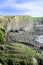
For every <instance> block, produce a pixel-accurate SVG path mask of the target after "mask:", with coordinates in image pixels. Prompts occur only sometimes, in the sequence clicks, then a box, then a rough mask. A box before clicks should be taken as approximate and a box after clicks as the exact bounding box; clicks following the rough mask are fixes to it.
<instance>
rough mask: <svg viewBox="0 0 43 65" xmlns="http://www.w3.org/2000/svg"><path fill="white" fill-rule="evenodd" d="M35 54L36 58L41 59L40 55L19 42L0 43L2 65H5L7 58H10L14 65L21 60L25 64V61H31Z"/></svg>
mask: <svg viewBox="0 0 43 65" xmlns="http://www.w3.org/2000/svg"><path fill="white" fill-rule="evenodd" d="M35 56H36V57H37V58H38V59H42V56H41V55H39V54H37V53H36V52H35V51H34V50H32V49H31V48H30V47H28V46H25V45H23V44H21V43H13V44H8V45H0V60H2V61H3V62H4V65H7V62H8V60H9V59H11V60H12V61H13V63H14V64H15V65H16V64H18V63H20V62H21V61H24V63H25V65H27V63H28V64H29V63H31V62H32V63H33V61H32V58H33V57H35ZM18 65H19V64H18Z"/></svg>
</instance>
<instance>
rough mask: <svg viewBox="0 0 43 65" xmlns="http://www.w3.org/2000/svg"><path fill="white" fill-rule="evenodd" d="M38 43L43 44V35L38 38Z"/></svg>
mask: <svg viewBox="0 0 43 65" xmlns="http://www.w3.org/2000/svg"><path fill="white" fill-rule="evenodd" d="M36 41H38V42H39V43H42V44H43V35H40V36H37V38H36Z"/></svg>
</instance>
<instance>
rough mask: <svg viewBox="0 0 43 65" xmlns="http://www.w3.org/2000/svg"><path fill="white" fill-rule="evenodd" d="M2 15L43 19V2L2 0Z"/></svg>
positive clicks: (41, 0)
mask: <svg viewBox="0 0 43 65" xmlns="http://www.w3.org/2000/svg"><path fill="white" fill-rule="evenodd" d="M0 15H29V16H33V17H43V0H0Z"/></svg>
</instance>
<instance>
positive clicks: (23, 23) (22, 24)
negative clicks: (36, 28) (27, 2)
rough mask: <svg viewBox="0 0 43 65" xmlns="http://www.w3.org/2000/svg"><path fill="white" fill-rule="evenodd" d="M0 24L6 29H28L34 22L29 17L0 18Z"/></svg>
mask: <svg viewBox="0 0 43 65" xmlns="http://www.w3.org/2000/svg"><path fill="white" fill-rule="evenodd" d="M0 23H2V24H3V25H4V26H5V27H7V29H9V30H10V29H20V28H22V29H28V30H30V28H32V27H33V25H34V21H33V18H32V17H29V16H0Z"/></svg>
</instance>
